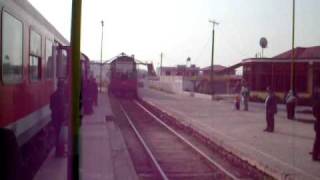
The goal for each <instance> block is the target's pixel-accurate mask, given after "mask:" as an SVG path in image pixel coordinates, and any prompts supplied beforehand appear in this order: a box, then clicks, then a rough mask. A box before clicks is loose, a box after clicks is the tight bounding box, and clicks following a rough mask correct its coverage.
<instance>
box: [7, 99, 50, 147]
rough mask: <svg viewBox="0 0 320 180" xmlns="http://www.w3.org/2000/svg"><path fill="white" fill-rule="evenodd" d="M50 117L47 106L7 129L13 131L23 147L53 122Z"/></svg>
mask: <svg viewBox="0 0 320 180" xmlns="http://www.w3.org/2000/svg"><path fill="white" fill-rule="evenodd" d="M50 115H51V110H50V107H49V105H45V106H43V107H41V108H39V109H38V110H36V111H34V112H32V113H30V114H28V115H27V116H24V117H22V118H20V119H18V120H17V121H16V122H14V123H11V124H9V125H8V126H6V128H7V129H11V130H12V131H13V132H14V133H15V135H16V137H17V140H18V144H19V145H23V144H24V143H25V142H27V141H28V140H29V139H30V138H31V137H32V136H33V135H35V134H36V133H37V132H39V131H40V130H41V129H42V128H43V127H44V126H45V125H47V124H48V123H49V122H50V121H51V116H50Z"/></svg>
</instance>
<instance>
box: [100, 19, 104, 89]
mask: <svg viewBox="0 0 320 180" xmlns="http://www.w3.org/2000/svg"><path fill="white" fill-rule="evenodd" d="M103 25H104V24H103V20H102V21H101V50H100V92H102V53H103Z"/></svg>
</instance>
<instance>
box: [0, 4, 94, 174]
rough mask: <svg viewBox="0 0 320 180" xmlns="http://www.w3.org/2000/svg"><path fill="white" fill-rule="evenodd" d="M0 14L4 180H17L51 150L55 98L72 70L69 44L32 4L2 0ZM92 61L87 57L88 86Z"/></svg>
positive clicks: (0, 130) (1, 166) (84, 64)
mask: <svg viewBox="0 0 320 180" xmlns="http://www.w3.org/2000/svg"><path fill="white" fill-rule="evenodd" d="M0 8H1V10H0V14H1V39H0V43H1V48H2V49H1V59H0V66H1V68H0V147H1V148H0V179H12V176H14V175H12V174H11V175H10V174H9V175H8V173H10V172H15V173H17V172H16V171H14V170H13V169H14V168H17V167H20V166H21V164H22V165H23V167H22V169H23V168H24V167H27V166H31V165H30V164H35V163H38V164H41V162H40V161H38V160H35V159H37V158H36V157H37V156H38V155H39V156H42V158H43V157H44V158H45V157H46V156H45V154H48V152H49V151H50V149H51V148H52V146H53V142H54V140H53V137H54V135H52V133H53V130H52V120H51V110H50V107H49V103H50V96H51V95H52V93H53V92H54V91H55V90H56V86H57V81H58V78H66V79H68V78H69V77H70V76H68V75H69V74H70V73H69V72H70V69H71V68H70V60H69V56H68V52H69V50H68V45H69V42H68V41H67V40H66V39H65V38H64V37H63V36H62V35H61V34H60V33H59V32H58V31H57V30H56V29H55V28H54V27H53V26H52V25H51V24H50V23H49V22H48V21H47V20H46V19H45V18H44V17H43V16H42V15H41V14H40V13H39V12H38V11H37V10H36V9H35V8H34V7H33V6H32V5H31V4H30V3H29V2H28V1H24V0H1V1H0ZM69 49H70V48H69ZM88 61H89V59H88V58H87V57H86V56H85V55H82V69H83V70H82V75H83V77H82V79H83V80H85V79H87V76H88V74H89V73H88V68H89V63H88ZM69 80H70V78H69ZM39 134H40V135H39ZM35 142H36V143H35ZM18 156H19V157H18ZM19 159H21V161H20V160H19ZM18 160H19V162H16V161H18ZM35 161H37V162H35ZM34 173H35V172H34V171H33V172H28V173H27V174H23V176H24V177H23V179H32V176H33V175H34ZM19 179H21V178H19Z"/></svg>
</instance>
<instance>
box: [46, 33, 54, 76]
mask: <svg viewBox="0 0 320 180" xmlns="http://www.w3.org/2000/svg"><path fill="white" fill-rule="evenodd" d="M53 57H54V56H53V42H52V41H50V40H48V39H47V40H46V59H45V61H46V62H45V63H46V78H47V79H52V78H53V76H54V73H53V72H54V62H53V61H54V59H53Z"/></svg>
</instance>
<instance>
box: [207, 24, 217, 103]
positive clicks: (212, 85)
mask: <svg viewBox="0 0 320 180" xmlns="http://www.w3.org/2000/svg"><path fill="white" fill-rule="evenodd" d="M209 23H212V50H211V70H210V83H211V94H212V100H213V96H214V83H213V57H214V26H215V25H219V23H218V22H216V21H214V20H209Z"/></svg>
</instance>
